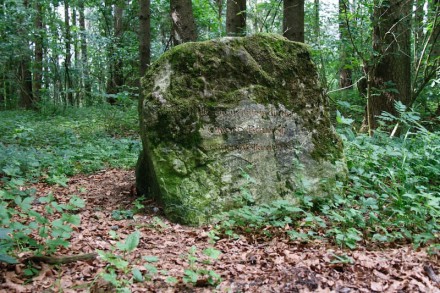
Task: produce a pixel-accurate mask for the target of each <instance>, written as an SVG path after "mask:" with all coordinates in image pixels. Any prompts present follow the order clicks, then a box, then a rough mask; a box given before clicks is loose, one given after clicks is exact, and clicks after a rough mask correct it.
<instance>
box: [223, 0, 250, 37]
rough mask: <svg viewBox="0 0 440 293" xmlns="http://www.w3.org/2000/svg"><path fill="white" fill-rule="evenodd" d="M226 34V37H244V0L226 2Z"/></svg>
mask: <svg viewBox="0 0 440 293" xmlns="http://www.w3.org/2000/svg"><path fill="white" fill-rule="evenodd" d="M226 34H227V35H228V36H245V35H246V0H228V2H227V7H226Z"/></svg>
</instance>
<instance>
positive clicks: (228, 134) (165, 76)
mask: <svg viewBox="0 0 440 293" xmlns="http://www.w3.org/2000/svg"><path fill="white" fill-rule="evenodd" d="M142 89H143V95H142V97H141V99H140V103H139V115H140V124H141V137H142V143H143V152H142V153H141V155H140V158H139V162H138V166H137V172H136V175H137V179H136V180H137V187H138V190H139V191H140V192H141V193H143V194H145V195H146V196H147V197H150V198H156V199H159V200H160V201H161V202H162V203H163V205H164V210H165V213H166V215H167V216H168V217H169V218H170V219H171V220H175V221H178V222H181V223H184V224H192V225H198V224H203V223H206V222H209V221H210V220H211V219H212V216H213V215H215V214H216V213H219V212H221V211H225V210H228V209H232V208H237V207H240V206H243V205H249V204H258V203H265V202H270V201H272V200H276V199H281V198H283V199H288V200H291V201H295V198H296V196H297V195H298V194H299V193H301V194H309V195H313V196H323V195H325V194H327V193H328V192H329V190H331V188H332V187H333V186H334V185H335V182H336V180H338V178H339V177H340V178H344V177H345V167H344V165H343V164H342V163H341V161H342V159H343V154H342V144H341V140H340V139H339V137H338V136H337V135H336V133H335V131H334V129H333V127H332V126H331V123H330V119H329V113H328V109H327V97H326V95H325V94H324V91H323V89H322V88H321V86H320V84H319V80H318V75H317V71H316V69H315V66H314V65H313V63H312V61H311V59H310V54H309V51H308V49H307V47H306V46H305V45H303V44H300V43H295V42H290V41H288V40H287V39H285V38H283V37H281V36H278V35H270V34H258V35H254V36H251V37H244V38H223V39H219V40H212V41H207V42H200V43H186V44H183V45H180V46H177V47H175V48H173V49H172V50H170V51H168V52H167V53H165V54H164V55H163V56H162V57H161V58H160V59H159V60H158V61H157V62H156V63H154V64H153V65H152V66H151V67H150V69H149V71H148V72H147V74H146V76H145V77H144V78H143V80H142Z"/></svg>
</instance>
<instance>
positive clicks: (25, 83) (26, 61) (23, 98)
mask: <svg viewBox="0 0 440 293" xmlns="http://www.w3.org/2000/svg"><path fill="white" fill-rule="evenodd" d="M23 6H24V8H25V9H29V1H28V0H23ZM20 34H21V35H22V37H23V38H24V39H27V38H28V37H29V35H28V32H26V31H25V29H23V30H22V31H21V32H20ZM25 45H26V48H23V49H24V53H23V54H22V55H21V60H20V64H19V76H20V104H21V106H22V107H24V108H26V109H32V108H35V103H34V97H33V95H32V72H31V52H30V49H29V43H28V42H27V41H26V42H25ZM28 53H29V54H28Z"/></svg>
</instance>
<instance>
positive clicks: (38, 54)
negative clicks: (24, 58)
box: [33, 1, 43, 103]
mask: <svg viewBox="0 0 440 293" xmlns="http://www.w3.org/2000/svg"><path fill="white" fill-rule="evenodd" d="M34 9H35V18H34V26H35V34H34V36H35V40H34V42H35V61H34V69H33V72H34V84H33V96H34V100H33V102H34V103H38V102H39V101H40V99H41V87H42V81H43V6H42V4H41V2H40V1H35V3H34Z"/></svg>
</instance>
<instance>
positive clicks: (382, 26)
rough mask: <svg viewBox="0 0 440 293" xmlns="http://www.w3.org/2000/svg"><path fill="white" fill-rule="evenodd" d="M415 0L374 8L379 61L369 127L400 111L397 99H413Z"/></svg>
mask: <svg viewBox="0 0 440 293" xmlns="http://www.w3.org/2000/svg"><path fill="white" fill-rule="evenodd" d="M411 7H412V1H411V0H404V1H402V0H390V1H384V2H380V3H379V2H378V3H376V5H375V8H374V15H373V23H374V24H375V26H374V28H373V50H374V51H375V52H377V53H378V56H379V57H378V58H379V59H378V60H377V62H375V64H374V65H373V68H372V70H371V75H372V76H371V78H370V88H372V89H375V92H371V95H369V99H368V105H367V110H366V116H367V118H366V119H364V121H368V124H369V125H368V126H369V127H368V129H369V130H370V133H371V130H373V129H375V128H377V126H378V123H377V116H378V115H380V114H381V113H382V112H383V111H386V112H389V113H392V114H395V115H396V114H397V113H396V111H395V108H394V103H395V101H401V102H402V103H403V104H405V105H408V104H409V103H410V102H411V46H410V39H411Z"/></svg>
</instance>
